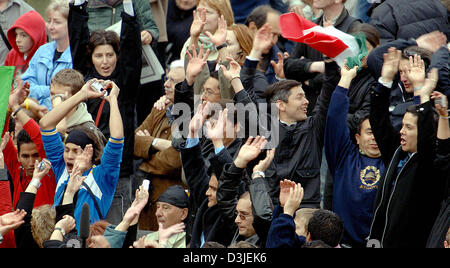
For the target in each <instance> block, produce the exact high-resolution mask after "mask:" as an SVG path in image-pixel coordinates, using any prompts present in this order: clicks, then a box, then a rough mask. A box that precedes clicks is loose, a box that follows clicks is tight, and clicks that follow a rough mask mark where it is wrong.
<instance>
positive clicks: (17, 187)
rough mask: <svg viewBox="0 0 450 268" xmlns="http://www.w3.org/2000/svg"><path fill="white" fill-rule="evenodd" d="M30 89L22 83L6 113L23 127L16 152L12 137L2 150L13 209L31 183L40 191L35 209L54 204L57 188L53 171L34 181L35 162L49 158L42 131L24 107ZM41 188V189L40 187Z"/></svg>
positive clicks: (15, 91) (11, 99)
mask: <svg viewBox="0 0 450 268" xmlns="http://www.w3.org/2000/svg"><path fill="white" fill-rule="evenodd" d="M26 87H27V86H26V85H24V84H23V83H22V81H21V80H20V83H19V85H18V86H17V88H16V89H15V90H14V91H13V93H12V94H11V95H10V96H9V108H8V111H7V115H6V118H7V120H8V119H9V118H10V116H12V117H13V118H15V120H16V121H17V122H20V123H21V124H23V130H21V131H20V132H19V133H18V134H17V135H16V136H17V148H16V147H15V146H14V143H13V141H12V139H11V137H9V135H8V136H4V137H7V138H8V142H7V143H6V146H5V148H4V150H3V154H4V157H5V164H6V167H7V169H8V171H9V173H10V175H11V177H12V184H13V186H14V191H13V196H12V197H13V204H12V205H13V208H15V207H16V205H17V202H18V201H19V196H20V193H21V192H24V191H25V189H26V188H27V186H28V185H29V184H30V183H36V187H37V188H39V191H38V192H37V194H36V201H35V202H34V206H35V207H38V206H42V205H44V204H50V205H51V204H53V201H54V194H55V188H56V179H55V175H54V174H53V171H52V170H50V172H49V173H48V174H46V175H45V176H44V177H43V178H42V180H41V182H39V183H37V182H36V181H33V172H34V164H35V161H36V160H37V161H41V160H42V159H44V158H47V157H46V153H45V150H44V146H43V144H42V137H41V133H40V127H39V125H38V124H37V123H36V121H34V120H33V119H32V118H30V117H29V116H28V114H27V113H26V109H23V108H22V107H21V105H22V103H24V101H25V99H26V97H27V96H28V89H27V88H26ZM5 126H6V127H5V129H4V133H6V132H7V131H8V127H7V126H8V125H5ZM41 184H42V187H40V186H41Z"/></svg>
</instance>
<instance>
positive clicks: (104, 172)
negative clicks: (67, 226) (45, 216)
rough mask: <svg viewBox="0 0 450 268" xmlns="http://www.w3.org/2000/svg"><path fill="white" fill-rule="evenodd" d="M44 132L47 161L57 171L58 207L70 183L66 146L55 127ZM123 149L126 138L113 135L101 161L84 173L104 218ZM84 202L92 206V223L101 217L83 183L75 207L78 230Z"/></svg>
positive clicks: (90, 208) (42, 132)
mask: <svg viewBox="0 0 450 268" xmlns="http://www.w3.org/2000/svg"><path fill="white" fill-rule="evenodd" d="M41 134H42V142H43V144H44V149H45V153H46V154H47V158H48V160H50V162H51V163H52V169H53V172H54V173H55V178H56V183H57V185H56V192H55V202H54V206H56V205H59V204H60V203H61V202H62V200H63V197H64V192H65V190H66V186H67V183H68V182H69V174H68V172H67V168H66V164H65V162H64V147H65V146H64V143H63V142H62V140H61V136H60V135H59V133H58V132H57V131H56V129H52V130H48V131H47V130H41ZM122 150H123V138H122V139H115V138H112V137H111V138H110V139H109V141H108V143H107V144H106V146H105V148H104V149H103V154H102V158H101V164H100V165H98V166H93V167H92V168H91V169H90V170H88V171H86V172H84V173H83V176H87V178H86V180H85V181H84V182H85V183H86V184H87V185H88V186H89V188H90V189H91V191H92V192H93V194H94V196H95V199H96V200H95V201H96V202H97V204H98V205H99V208H100V212H101V214H102V216H103V217H106V215H107V214H108V210H109V208H110V206H111V203H112V200H113V197H114V193H115V191H116V185H117V181H118V179H119V172H120V162H121V161H122ZM85 202H86V203H87V204H88V205H89V212H90V222H91V224H92V223H94V222H96V221H99V220H100V216H99V215H98V213H97V210H96V209H95V204H94V200H93V199H92V198H91V196H90V194H89V193H88V191H87V190H86V188H85V187H84V186H81V188H80V191H79V192H78V197H77V201H76V204H75V209H74V218H75V220H76V223H77V226H76V227H77V230H79V227H80V226H79V222H80V216H81V208H82V206H83V204H84V203H85Z"/></svg>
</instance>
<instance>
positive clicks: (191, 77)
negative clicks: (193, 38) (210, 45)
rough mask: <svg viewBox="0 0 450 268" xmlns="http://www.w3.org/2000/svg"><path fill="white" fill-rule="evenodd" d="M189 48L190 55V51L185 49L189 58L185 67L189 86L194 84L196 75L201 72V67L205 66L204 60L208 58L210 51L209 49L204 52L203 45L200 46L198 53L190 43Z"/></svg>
mask: <svg viewBox="0 0 450 268" xmlns="http://www.w3.org/2000/svg"><path fill="white" fill-rule="evenodd" d="M191 48H192V55H191V53H189V51H186V55H187V57H188V59H189V63H188V65H187V67H186V81H187V82H188V85H190V86H192V85H193V84H194V81H195V78H196V77H197V75H199V74H200V73H201V72H202V70H203V67H205V65H206V60H207V59H208V56H209V53H210V51H209V49H208V50H207V51H206V53H204V50H203V45H201V46H200V50H199V53H198V55H197V50H196V49H195V46H194V45H192V46H191ZM203 53H204V54H203Z"/></svg>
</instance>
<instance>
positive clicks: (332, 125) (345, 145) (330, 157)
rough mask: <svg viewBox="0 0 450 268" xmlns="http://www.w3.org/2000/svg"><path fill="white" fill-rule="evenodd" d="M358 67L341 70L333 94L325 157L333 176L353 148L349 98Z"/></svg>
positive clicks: (326, 133)
mask: <svg viewBox="0 0 450 268" xmlns="http://www.w3.org/2000/svg"><path fill="white" fill-rule="evenodd" d="M357 68H358V66H356V67H355V68H353V69H349V68H348V67H347V65H345V64H344V66H343V68H342V70H341V80H340V81H339V84H338V86H337V87H336V89H335V90H334V92H333V95H332V97H331V101H330V108H329V110H328V115H327V123H326V127H325V146H324V147H325V155H326V157H327V161H328V166H329V167H330V171H331V174H334V172H335V168H336V167H337V166H339V162H340V161H341V160H342V159H343V158H344V157H346V156H348V153H349V149H351V148H353V146H352V141H351V140H350V131H349V129H348V127H347V124H346V117H347V114H348V107H349V98H348V96H347V94H348V89H349V87H350V83H351V81H352V80H353V79H354V78H355V76H356V70H357Z"/></svg>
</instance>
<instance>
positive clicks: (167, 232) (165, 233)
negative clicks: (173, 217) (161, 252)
mask: <svg viewBox="0 0 450 268" xmlns="http://www.w3.org/2000/svg"><path fill="white" fill-rule="evenodd" d="M184 228H185V226H184V223H183V222H180V223H177V224H174V225H172V226H170V227H167V228H166V229H164V227H163V225H162V223H159V229H158V240H159V244H160V245H167V242H168V240H169V238H170V237H171V236H172V235H174V234H178V233H182V232H184Z"/></svg>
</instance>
